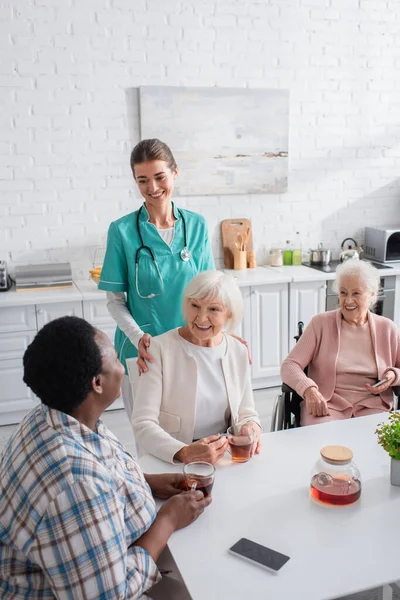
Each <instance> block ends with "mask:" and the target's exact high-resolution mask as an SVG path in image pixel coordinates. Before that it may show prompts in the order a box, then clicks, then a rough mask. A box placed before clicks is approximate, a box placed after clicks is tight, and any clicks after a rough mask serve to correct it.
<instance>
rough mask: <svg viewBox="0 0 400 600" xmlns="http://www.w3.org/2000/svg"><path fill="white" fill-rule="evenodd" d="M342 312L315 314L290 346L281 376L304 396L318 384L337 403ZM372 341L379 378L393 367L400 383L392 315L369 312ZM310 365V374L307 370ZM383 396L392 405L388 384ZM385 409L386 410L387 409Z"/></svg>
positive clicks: (399, 346)
mask: <svg viewBox="0 0 400 600" xmlns="http://www.w3.org/2000/svg"><path fill="white" fill-rule="evenodd" d="M341 319H342V313H341V312H340V310H335V311H328V312H325V313H321V314H319V315H316V316H315V317H313V318H312V320H311V322H310V323H309V324H308V326H307V328H306V329H305V331H304V333H303V335H302V336H301V338H300V340H299V341H298V342H297V344H296V345H295V346H294V348H293V349H292V350H291V352H290V353H289V355H288V356H287V358H286V359H285V360H284V361H283V363H282V367H281V377H282V381H284V382H285V383H286V384H287V385H289V386H290V387H291V388H293V389H294V390H296V392H297V393H298V394H299V396H301V397H302V398H304V392H305V391H306V389H307V388H309V387H311V386H315V385H316V386H317V388H318V389H319V391H320V393H321V394H322V395H323V397H324V398H325V399H326V400H327V401H328V402H329V401H330V400H331V399H332V402H333V403H330V406H331V408H337V409H338V410H341V408H342V407H341V406H337V407H336V406H334V400H335V398H336V396H337V395H336V394H335V395H334V398H332V396H333V393H334V390H335V386H336V362H337V357H338V354H339V347H340V329H341ZM368 319H369V324H370V330H371V337H372V344H373V348H374V353H375V360H376V365H377V368H378V378H379V379H381V378H382V375H383V373H384V372H385V371H386V370H387V369H388V368H391V369H392V370H393V371H394V372H395V374H396V379H395V381H394V382H393V384H392V385H396V386H397V385H399V384H400V332H399V330H398V329H397V327H396V325H395V324H394V323H393V321H391V320H390V319H387V318H386V317H381V316H378V315H375V314H374V313H371V312H369V313H368ZM307 366H308V377H307V376H306V375H305V373H304V369H305V367H307ZM380 399H381V400H382V401H383V403H384V405H386V406H387V409H390V408H391V406H392V403H393V402H392V391H391V389H390V388H389V389H388V390H386V392H384V393H383V394H381V396H380ZM387 409H386V410H387Z"/></svg>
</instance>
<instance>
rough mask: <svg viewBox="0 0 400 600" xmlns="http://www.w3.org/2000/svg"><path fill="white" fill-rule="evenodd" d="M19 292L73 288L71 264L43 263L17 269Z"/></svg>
mask: <svg viewBox="0 0 400 600" xmlns="http://www.w3.org/2000/svg"><path fill="white" fill-rule="evenodd" d="M15 283H16V290H17V292H21V291H25V290H38V289H55V288H68V287H73V282H72V273H71V265H70V264H69V263H43V264H38V265H17V266H16V267H15Z"/></svg>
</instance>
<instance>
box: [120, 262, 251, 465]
mask: <svg viewBox="0 0 400 600" xmlns="http://www.w3.org/2000/svg"><path fill="white" fill-rule="evenodd" d="M182 308H183V314H184V317H185V319H186V320H187V325H186V326H184V327H179V328H177V329H173V330H171V331H168V332H167V333H164V334H162V335H159V336H157V337H155V338H152V340H151V353H152V356H153V359H154V361H153V362H152V363H149V365H148V367H149V370H148V372H147V373H146V374H145V375H143V376H142V377H140V378H139V382H138V384H137V387H136V389H135V402H134V409H133V419H132V424H133V429H134V433H135V439H136V442H137V443H138V445H139V447H140V449H141V450H142V451H144V452H148V453H150V454H153V455H155V456H157V457H158V458H161V459H162V460H165V461H168V462H176V461H178V462H183V463H189V462H192V461H196V460H198V461H199V460H200V461H206V462H210V463H212V464H214V463H215V462H217V461H218V460H219V458H221V457H222V456H223V455H224V453H225V451H226V449H227V445H228V442H227V439H226V437H224V436H221V435H220V433H221V432H225V431H226V429H227V427H228V426H229V425H231V424H235V425H236V426H239V428H240V427H241V428H242V430H243V429H244V431H246V429H252V430H253V432H254V442H253V447H252V454H254V452H256V453H258V452H259V451H260V447H261V442H260V432H261V426H260V421H259V418H258V415H257V412H256V410H255V408H254V399H253V393H252V388H251V379H250V367H249V361H248V355H247V349H246V347H245V345H244V344H242V343H241V342H239V341H238V340H237V339H235V338H234V337H233V336H231V335H227V334H226V331H232V330H234V329H235V327H236V326H237V325H238V324H239V323H240V321H241V319H242V315H243V299H242V295H241V293H240V290H239V288H238V286H237V284H236V282H235V280H234V278H233V277H231V276H230V275H226V274H224V273H222V272H221V271H204V272H203V273H200V274H199V275H197V276H196V277H194V278H193V279H192V280H191V281H190V282H189V283H188V285H187V286H186V288H185V291H184V294H183V303H182ZM128 362H129V361H128ZM128 366H130V365H128ZM132 368H134V365H132Z"/></svg>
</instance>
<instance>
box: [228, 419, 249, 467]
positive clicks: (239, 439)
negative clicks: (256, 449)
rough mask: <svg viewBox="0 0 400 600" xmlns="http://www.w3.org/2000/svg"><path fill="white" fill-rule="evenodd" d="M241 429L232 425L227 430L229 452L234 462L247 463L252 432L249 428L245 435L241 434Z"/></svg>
mask: <svg viewBox="0 0 400 600" xmlns="http://www.w3.org/2000/svg"><path fill="white" fill-rule="evenodd" d="M241 431H242V427H239V426H238V425H232V426H231V427H228V429H227V432H226V434H227V437H228V442H229V451H230V453H231V455H232V460H233V461H234V462H240V463H242V462H247V461H248V460H249V458H250V453H251V447H252V445H253V441H254V432H253V430H252V429H251V428H250V427H249V428H248V433H247V434H242V433H241Z"/></svg>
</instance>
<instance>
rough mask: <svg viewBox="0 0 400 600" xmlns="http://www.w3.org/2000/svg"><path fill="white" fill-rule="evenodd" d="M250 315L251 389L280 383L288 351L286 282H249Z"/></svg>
mask: <svg viewBox="0 0 400 600" xmlns="http://www.w3.org/2000/svg"><path fill="white" fill-rule="evenodd" d="M250 318H251V355H252V362H253V364H252V367H251V372H252V384H253V389H260V388H264V387H272V386H275V385H279V384H280V383H281V378H280V367H281V363H282V361H283V359H284V358H285V357H286V356H287V353H288V284H287V283H275V284H269V285H259V286H252V287H251V288H250Z"/></svg>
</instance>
